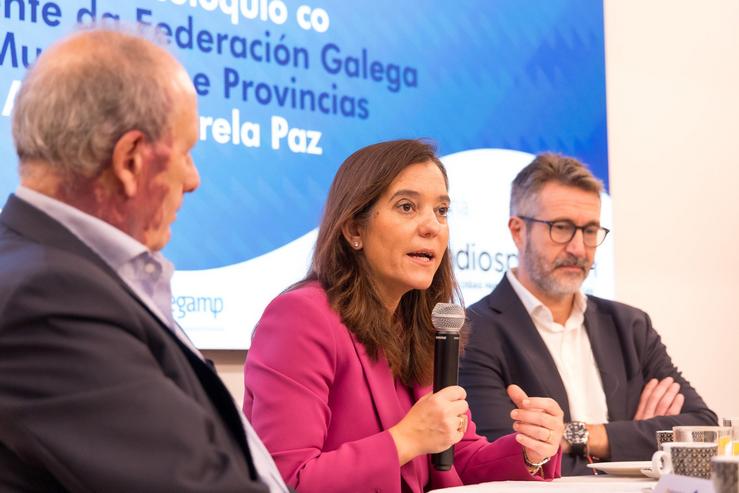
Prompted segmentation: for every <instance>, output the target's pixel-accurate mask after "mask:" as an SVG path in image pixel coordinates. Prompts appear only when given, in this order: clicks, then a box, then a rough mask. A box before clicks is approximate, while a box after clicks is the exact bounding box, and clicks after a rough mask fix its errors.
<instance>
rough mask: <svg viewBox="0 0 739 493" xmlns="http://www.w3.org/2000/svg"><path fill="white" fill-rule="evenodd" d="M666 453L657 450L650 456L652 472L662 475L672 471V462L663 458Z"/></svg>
mask: <svg viewBox="0 0 739 493" xmlns="http://www.w3.org/2000/svg"><path fill="white" fill-rule="evenodd" d="M666 456H667V453H666V452H665V451H664V450H658V451H656V452H655V453H654V455H653V456H652V472H654V473H657V474H659V476H663V475H665V474H670V472H672V467H671V466H672V464H670V461H669V460H667V461H666V460H665V457H666Z"/></svg>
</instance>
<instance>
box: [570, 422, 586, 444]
mask: <svg viewBox="0 0 739 493" xmlns="http://www.w3.org/2000/svg"><path fill="white" fill-rule="evenodd" d="M564 437H565V440H567V441H568V442H569V443H571V444H578V443H587V441H588V428H587V427H586V426H585V423H582V422H580V421H573V422H572V423H567V425H565V432H564Z"/></svg>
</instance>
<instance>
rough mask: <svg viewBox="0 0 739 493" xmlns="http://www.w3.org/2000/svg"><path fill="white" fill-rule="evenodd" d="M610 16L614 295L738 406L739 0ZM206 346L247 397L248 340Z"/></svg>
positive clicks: (664, 3) (719, 408)
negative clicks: (647, 318)
mask: <svg viewBox="0 0 739 493" xmlns="http://www.w3.org/2000/svg"><path fill="white" fill-rule="evenodd" d="M594 1H595V0H594ZM605 27H606V66H607V97H608V133H609V147H610V169H611V177H610V179H611V190H612V193H613V199H614V200H613V205H614V228H613V229H614V233H613V236H612V237H610V238H609V240H608V241H614V242H615V250H616V297H617V299H619V300H620V301H624V302H626V303H630V304H633V305H635V306H638V307H640V308H642V309H644V310H646V311H647V312H649V314H650V315H651V316H652V320H653V322H654V325H655V326H656V327H657V329H658V330H659V332H660V333H661V334H662V336H663V339H664V341H665V342H666V344H667V347H668V348H669V351H670V354H671V355H672V357H673V359H674V360H675V362H676V363H677V364H678V366H679V367H680V368H681V369H682V370H683V372H684V375H685V376H686V377H687V378H688V379H689V380H690V381H691V382H692V383H693V384H694V386H695V387H696V388H697V389H698V390H699V392H700V393H701V394H702V396H703V397H704V398H705V399H706V401H707V402H708V404H709V405H710V406H711V407H713V409H714V410H715V411H716V412H717V413H719V415H729V414H731V415H734V416H739V384H737V383H736V382H737V377H739V322H738V320H739V315H738V314H737V313H738V312H739V310H738V309H739V207H737V206H736V203H737V198H736V195H737V194H736V192H735V189H736V187H737V184H738V183H739V153H737V152H736V151H735V145H736V144H735V143H736V142H738V141H739V123H738V122H739V0H702V1H700V2H698V1H695V0H606V1H605ZM208 356H209V357H211V358H213V359H214V360H215V362H216V364H217V366H218V368H219V371H220V373H221V374H222V375H223V377H224V380H226V383H227V385H228V386H229V388H230V389H231V390H232V392H233V393H234V395H235V397H236V399H237V400H238V401H239V402H240V401H241V398H242V396H243V392H244V390H243V381H242V375H241V363H242V362H243V357H244V353H243V351H223V352H221V351H209V352H208Z"/></svg>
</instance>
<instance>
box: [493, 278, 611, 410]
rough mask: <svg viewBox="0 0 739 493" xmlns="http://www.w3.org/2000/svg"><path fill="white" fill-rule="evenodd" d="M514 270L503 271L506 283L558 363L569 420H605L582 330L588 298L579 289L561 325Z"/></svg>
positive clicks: (597, 375) (592, 360) (595, 372)
mask: <svg viewBox="0 0 739 493" xmlns="http://www.w3.org/2000/svg"><path fill="white" fill-rule="evenodd" d="M515 271H516V269H513V270H509V271H508V272H507V273H506V276H507V277H508V282H510V283H511V286H512V287H513V290H514V291H515V292H516V294H517V295H518V297H519V298H520V299H521V303H523V306H524V307H525V308H526V311H527V312H528V314H529V316H530V317H531V320H532V321H533V322H534V326H535V327H536V329H537V330H538V331H539V335H541V338H542V339H543V340H544V344H546V346H547V349H549V353H550V354H551V355H552V359H553V360H554V364H555V365H556V366H557V371H559V376H560V378H561V379H562V383H563V384H564V387H565V391H567V399H568V400H569V403H570V419H571V420H572V421H583V422H585V423H589V424H600V423H607V422H608V405H607V404H606V395H605V393H604V392H603V382H602V381H601V378H600V372H599V371H598V365H597V363H596V362H595V358H594V357H593V350H592V348H591V347H590V339H589V338H588V332H587V331H586V330H585V323H584V322H585V308H586V307H587V303H588V299H587V297H586V296H585V295H584V294H582V293H581V292H578V293H576V294H575V302H574V303H573V305H572V312H571V313H570V316H569V318H568V319H567V321H566V322H565V324H564V325H562V324H559V323H557V322H555V321H554V318H553V317H552V312H551V310H549V308H547V307H546V306H545V305H544V303H542V302H541V301H539V300H538V299H537V298H536V297H535V296H534V295H533V294H531V292H530V291H529V290H528V289H526V288H525V287H524V286H523V284H521V282H520V281H519V280H518V279H517V278H516V272H515ZM524 390H525V389H524Z"/></svg>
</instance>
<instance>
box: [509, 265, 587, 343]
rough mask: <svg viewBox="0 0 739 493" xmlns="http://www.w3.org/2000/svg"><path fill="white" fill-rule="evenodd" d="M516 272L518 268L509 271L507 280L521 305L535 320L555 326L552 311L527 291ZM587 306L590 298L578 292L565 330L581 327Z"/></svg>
mask: <svg viewBox="0 0 739 493" xmlns="http://www.w3.org/2000/svg"><path fill="white" fill-rule="evenodd" d="M516 270H517V269H516V268H513V269H510V270H508V272H506V278H507V279H508V282H510V283H511V287H512V288H513V291H515V292H516V295H518V298H519V299H520V300H521V303H523V306H524V308H525V309H526V312H527V313H528V314H529V316H530V317H531V318H533V319H544V320H545V321H546V322H548V325H551V324H553V323H554V318H553V317H552V312H551V310H550V309H549V308H548V307H547V306H546V305H545V304H544V303H542V302H541V300H539V298H537V297H536V296H534V295H533V293H531V291H529V290H528V289H526V287H525V286H524V285H523V284H521V281H519V280H518V277H516ZM587 306H588V298H587V297H586V296H585V295H584V294H583V293H582V291H578V292H576V293H575V301H574V303H573V304H572V311H571V312H570V316H569V318H568V319H567V322H565V325H564V328H565V329H568V328H571V327H573V328H574V327H579V326H581V325H582V323H583V321H584V319H585V309H586V308H587Z"/></svg>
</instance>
